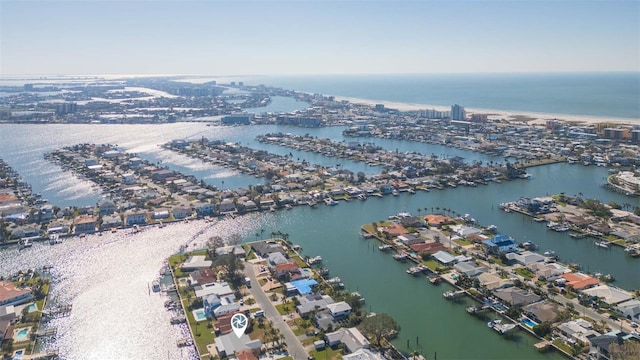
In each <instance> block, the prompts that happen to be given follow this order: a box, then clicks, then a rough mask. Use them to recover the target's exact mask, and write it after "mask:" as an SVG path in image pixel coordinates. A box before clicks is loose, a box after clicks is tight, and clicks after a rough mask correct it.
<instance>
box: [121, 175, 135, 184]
mask: <svg viewBox="0 0 640 360" xmlns="http://www.w3.org/2000/svg"><path fill="white" fill-rule="evenodd" d="M120 182H121V183H122V184H123V185H133V184H135V183H136V175H135V174H134V173H126V174H122V179H121V180H120Z"/></svg>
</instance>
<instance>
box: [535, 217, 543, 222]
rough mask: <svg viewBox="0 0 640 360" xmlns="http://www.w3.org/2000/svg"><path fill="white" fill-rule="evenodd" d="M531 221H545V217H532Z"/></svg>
mask: <svg viewBox="0 0 640 360" xmlns="http://www.w3.org/2000/svg"><path fill="white" fill-rule="evenodd" d="M533 221H535V222H543V221H546V219H545V218H543V217H534V218H533Z"/></svg>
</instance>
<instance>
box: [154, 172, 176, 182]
mask: <svg viewBox="0 0 640 360" xmlns="http://www.w3.org/2000/svg"><path fill="white" fill-rule="evenodd" d="M173 176H174V173H173V171H171V170H167V169H162V170H156V171H153V172H152V173H151V179H152V180H153V181H156V182H162V183H164V182H165V181H166V180H167V179H168V178H170V177H173Z"/></svg>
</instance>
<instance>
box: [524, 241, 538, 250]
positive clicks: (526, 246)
mask: <svg viewBox="0 0 640 360" xmlns="http://www.w3.org/2000/svg"><path fill="white" fill-rule="evenodd" d="M520 246H521V247H522V248H523V249H526V250H532V249H535V248H537V246H536V244H534V243H533V241H525V242H523V243H522V244H520Z"/></svg>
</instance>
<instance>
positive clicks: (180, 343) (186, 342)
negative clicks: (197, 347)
mask: <svg viewBox="0 0 640 360" xmlns="http://www.w3.org/2000/svg"><path fill="white" fill-rule="evenodd" d="M176 344H177V345H178V347H185V346H191V345H193V341H192V340H191V339H180V340H178V342H177V343H176Z"/></svg>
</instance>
